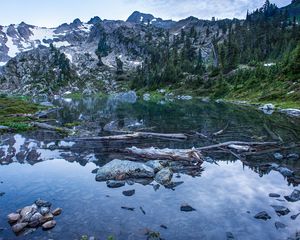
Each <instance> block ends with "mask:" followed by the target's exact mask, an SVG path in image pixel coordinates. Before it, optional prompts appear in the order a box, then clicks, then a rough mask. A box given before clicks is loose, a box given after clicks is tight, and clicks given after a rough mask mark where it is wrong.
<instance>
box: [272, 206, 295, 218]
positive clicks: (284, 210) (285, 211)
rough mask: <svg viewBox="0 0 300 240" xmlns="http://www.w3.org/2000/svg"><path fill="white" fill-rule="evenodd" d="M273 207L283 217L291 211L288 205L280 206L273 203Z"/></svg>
mask: <svg viewBox="0 0 300 240" xmlns="http://www.w3.org/2000/svg"><path fill="white" fill-rule="evenodd" d="M271 207H272V208H274V210H275V212H276V214H277V215H278V216H279V217H281V216H285V215H287V214H289V213H290V210H289V209H288V208H287V207H284V206H278V205H271Z"/></svg>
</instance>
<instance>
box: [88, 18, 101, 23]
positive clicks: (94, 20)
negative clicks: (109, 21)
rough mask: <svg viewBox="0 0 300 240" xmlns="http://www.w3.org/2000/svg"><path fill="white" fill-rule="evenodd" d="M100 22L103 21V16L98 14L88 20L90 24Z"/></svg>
mask: <svg viewBox="0 0 300 240" xmlns="http://www.w3.org/2000/svg"><path fill="white" fill-rule="evenodd" d="M98 22H101V18H100V17H98V16H95V17H93V18H91V19H90V21H88V22H87V23H88V24H94V25H95V24H97V23H98Z"/></svg>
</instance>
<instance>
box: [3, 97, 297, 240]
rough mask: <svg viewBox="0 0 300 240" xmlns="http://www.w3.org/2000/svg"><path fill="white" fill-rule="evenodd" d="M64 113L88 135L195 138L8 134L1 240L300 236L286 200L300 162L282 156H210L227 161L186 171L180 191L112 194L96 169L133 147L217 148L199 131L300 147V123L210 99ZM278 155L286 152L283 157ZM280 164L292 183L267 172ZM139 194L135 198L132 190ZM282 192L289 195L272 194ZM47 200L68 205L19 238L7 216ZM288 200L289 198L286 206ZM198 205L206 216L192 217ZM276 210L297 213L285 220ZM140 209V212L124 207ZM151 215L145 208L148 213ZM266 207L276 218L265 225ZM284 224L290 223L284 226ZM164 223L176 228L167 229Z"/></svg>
mask: <svg viewBox="0 0 300 240" xmlns="http://www.w3.org/2000/svg"><path fill="white" fill-rule="evenodd" d="M54 104H55V105H57V106H59V107H61V109H60V110H59V111H57V112H54V113H52V114H51V116H49V118H50V119H54V120H53V123H56V124H58V125H65V124H67V123H74V122H78V124H80V125H79V126H77V127H76V129H78V130H79V131H80V134H81V136H91V135H94V136H95V135H106V134H108V132H107V131H104V130H103V129H105V130H108V129H110V130H111V129H112V130H115V129H118V130H120V129H121V130H127V131H128V130H146V131H154V132H163V133H186V134H189V135H191V136H192V137H190V138H189V139H188V140H187V141H169V140H162V139H144V140H137V139H135V140H130V141H127V142H121V141H117V142H108V143H107V142H106V143H103V142H97V141H86V140H85V141H74V139H69V138H64V137H62V136H60V135H59V134H57V133H53V132H48V131H34V132H29V133H23V134H15V135H3V136H1V146H0V164H1V165H0V181H1V183H0V192H4V193H5V194H4V195H3V196H2V197H0V229H1V230H0V239H1V238H3V239H81V236H82V235H87V236H94V237H95V239H107V238H108V237H109V236H113V237H114V239H147V236H146V235H145V232H147V229H148V230H151V231H155V232H159V233H160V237H161V238H162V239H171V240H177V239H178V240H182V239H226V233H228V232H230V233H232V234H233V235H234V237H235V239H253V240H254V239H255V240H256V239H287V238H288V237H292V236H293V235H295V233H296V232H297V231H299V230H300V227H299V226H300V217H299V218H297V219H296V220H292V219H291V215H294V214H297V213H299V212H300V201H299V202H295V203H291V202H287V201H285V200H284V198H283V196H286V195H290V194H291V192H292V191H293V190H294V189H299V187H298V184H299V182H300V181H299V175H300V174H299V173H300V171H299V170H300V160H298V161H297V160H285V159H284V160H281V161H278V160H276V159H275V158H274V156H273V154H274V153H275V152H271V153H267V154H264V155H258V156H252V157H251V158H247V160H245V161H243V162H242V161H240V160H236V158H235V157H234V156H231V155H228V154H224V153H221V152H219V153H214V154H213V155H210V157H212V158H213V159H215V160H216V161H217V164H210V163H208V162H205V163H204V164H203V165H202V168H201V171H198V172H197V173H189V172H185V173H182V172H178V173H175V174H174V176H173V179H174V181H176V182H181V183H182V182H183V183H182V184H180V185H178V186H177V187H175V188H173V189H168V188H165V187H163V186H160V187H159V188H158V189H157V188H155V187H154V186H155V185H156V183H155V182H153V183H151V184H148V185H142V184H137V183H135V184H133V185H128V184H127V185H126V186H125V187H122V188H117V189H110V188H108V187H107V186H106V183H105V182H96V181H95V174H93V173H92V171H93V170H94V169H95V168H97V167H101V166H103V165H104V164H105V163H107V162H109V161H111V160H113V159H115V158H118V159H122V154H121V153H120V152H119V151H118V150H120V149H124V148H126V147H131V146H138V147H151V146H155V147H169V148H191V147H200V146H205V145H210V144H212V142H211V140H210V139H203V138H200V137H195V135H193V134H194V133H195V132H201V133H202V134H204V135H207V136H211V135H212V133H215V132H217V131H219V130H220V129H223V128H224V127H225V126H227V127H226V130H225V131H224V133H223V134H221V135H219V136H217V137H216V138H215V139H214V141H217V142H224V141H230V140H233V141H237V140H241V141H278V139H280V141H283V143H284V145H286V146H287V145H290V144H292V143H297V142H299V140H300V139H299V136H300V121H299V119H295V118H290V117H287V116H285V115H281V114H277V113H274V114H272V115H265V114H264V113H262V112H260V111H259V110H256V109H254V108H251V107H245V106H236V105H231V104H225V103H207V102H203V101H201V100H192V101H174V102H158V103H154V102H144V101H137V102H135V101H133V102H130V101H123V100H116V99H106V98H87V99H81V100H72V101H70V100H67V101H64V100H57V101H56V102H55V103H54ZM277 152H278V151H277ZM279 152H280V153H281V154H283V155H284V156H285V155H287V154H290V153H299V148H291V149H288V150H285V151H279ZM269 163H276V164H278V165H280V166H283V167H286V168H288V169H290V170H292V171H293V172H294V176H293V177H292V178H291V177H289V178H286V177H284V176H283V175H282V174H281V173H280V172H278V171H270V170H266V169H265V168H264V167H263V166H265V165H266V164H269ZM132 189H134V190H135V194H134V195H133V196H131V197H127V196H124V195H123V194H122V192H123V191H124V190H132ZM269 193H278V194H280V195H281V197H280V198H270V197H269ZM38 198H42V199H45V200H48V201H50V202H51V203H52V205H53V207H61V208H63V213H62V214H61V215H60V216H58V217H56V219H55V220H56V221H57V225H56V227H55V228H54V229H52V230H50V231H43V230H41V229H38V230H36V231H34V232H33V233H31V234H28V235H26V236H24V235H20V236H18V237H17V236H15V235H14V234H13V232H12V231H11V227H10V225H9V224H8V223H7V219H6V216H7V214H9V213H10V212H14V211H16V210H17V209H19V208H22V207H24V206H27V205H30V204H32V203H33V202H34V201H35V200H36V199H38ZM283 200H284V201H283ZM184 203H187V204H189V205H191V206H192V207H193V208H195V209H196V211H193V212H182V211H180V206H181V205H182V204H184ZM271 205H282V206H285V207H288V208H289V210H290V211H291V212H290V213H289V214H288V215H285V216H281V217H279V216H277V215H276V213H275V211H274V209H273V208H272V207H271ZM123 206H126V207H132V208H135V209H134V211H128V210H124V209H122V208H121V207H123ZM141 208H142V210H143V211H144V212H143V211H142V210H141ZM261 211H266V212H267V213H268V214H269V215H270V216H271V219H270V220H267V221H263V220H258V219H255V218H254V216H255V215H256V214H257V213H258V212H261ZM275 222H281V223H284V224H285V225H286V226H287V227H286V228H284V229H278V230H277V229H276V227H275ZM161 225H164V226H166V227H167V228H166V229H165V228H162V227H161Z"/></svg>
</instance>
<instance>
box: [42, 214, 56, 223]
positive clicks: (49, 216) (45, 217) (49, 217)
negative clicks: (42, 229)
mask: <svg viewBox="0 0 300 240" xmlns="http://www.w3.org/2000/svg"><path fill="white" fill-rule="evenodd" d="M51 220H53V214H52V213H47V214H46V215H44V216H43V218H42V220H41V222H42V223H45V222H49V221H51Z"/></svg>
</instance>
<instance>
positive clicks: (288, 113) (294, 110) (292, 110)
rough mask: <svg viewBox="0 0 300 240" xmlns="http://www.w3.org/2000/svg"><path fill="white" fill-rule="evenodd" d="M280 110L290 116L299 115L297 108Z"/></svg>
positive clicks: (299, 111)
mask: <svg viewBox="0 0 300 240" xmlns="http://www.w3.org/2000/svg"><path fill="white" fill-rule="evenodd" d="M280 112H282V113H285V114H287V115H290V116H292V117H300V110H299V109H293V108H288V109H281V110H280Z"/></svg>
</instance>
